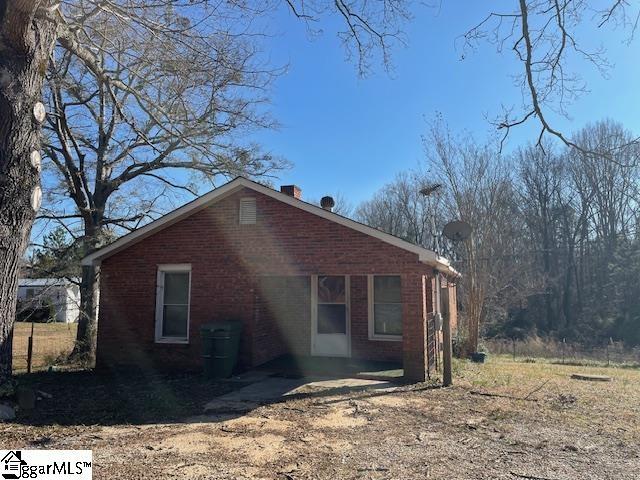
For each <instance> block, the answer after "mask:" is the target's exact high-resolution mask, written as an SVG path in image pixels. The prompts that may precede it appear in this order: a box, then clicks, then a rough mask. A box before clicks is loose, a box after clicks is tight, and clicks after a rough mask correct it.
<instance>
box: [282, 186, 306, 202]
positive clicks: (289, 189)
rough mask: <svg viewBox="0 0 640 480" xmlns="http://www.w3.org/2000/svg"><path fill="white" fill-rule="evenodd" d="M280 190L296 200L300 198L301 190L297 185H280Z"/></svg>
mask: <svg viewBox="0 0 640 480" xmlns="http://www.w3.org/2000/svg"><path fill="white" fill-rule="evenodd" d="M280 191H281V192H282V193H284V194H285V195H289V196H290V197H293V198H297V199H298V200H300V199H301V198H302V190H300V187H298V186H297V185H282V186H281V187H280Z"/></svg>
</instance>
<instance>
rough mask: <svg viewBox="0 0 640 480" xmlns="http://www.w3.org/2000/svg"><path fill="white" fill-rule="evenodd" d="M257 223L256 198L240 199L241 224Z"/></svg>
mask: <svg viewBox="0 0 640 480" xmlns="http://www.w3.org/2000/svg"><path fill="white" fill-rule="evenodd" d="M254 223H256V199H255V198H241V199H240V225H251V224H254Z"/></svg>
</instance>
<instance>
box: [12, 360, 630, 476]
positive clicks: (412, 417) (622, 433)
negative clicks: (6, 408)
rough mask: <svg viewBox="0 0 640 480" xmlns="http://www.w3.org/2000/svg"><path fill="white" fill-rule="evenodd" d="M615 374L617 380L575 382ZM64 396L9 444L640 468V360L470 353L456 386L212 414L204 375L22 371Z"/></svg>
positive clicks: (344, 461) (248, 462) (274, 471)
mask: <svg viewBox="0 0 640 480" xmlns="http://www.w3.org/2000/svg"><path fill="white" fill-rule="evenodd" d="M572 373H591V374H604V375H608V376H610V377H612V381H611V382H586V381H579V380H572V379H571V378H570V375H571V374H572ZM19 378H20V383H22V384H29V385H30V386H33V387H36V388H38V389H42V390H44V391H46V392H47V393H50V394H52V395H53V398H50V399H43V400H41V401H39V404H38V406H37V409H36V410H35V411H33V412H20V413H19V416H18V419H17V421H16V422H14V423H7V424H0V438H2V439H3V445H6V446H5V447H4V448H37V447H46V448H52V449H53V448H55V449H74V448H87V449H92V450H93V453H94V465H95V469H94V476H95V477H94V478H98V479H100V478H105V479H106V478H114V477H118V478H124V479H134V478H135V479H139V478H149V479H157V478H168V477H178V478H194V479H249V478H261V479H288V480H291V479H295V480H297V479H311V478H314V479H316V478H321V479H324V478H327V479H395V478H406V479H412V478H431V479H474V480H475V479H511V480H518V479H522V478H528V479H550V480H575V479H581V480H583V479H594V480H595V479H598V480H601V479H611V480H614V479H615V480H620V479H622V480H625V479H628V480H637V478H640V370H637V369H630V368H625V369H622V368H601V367H590V366H586V367H578V366H567V365H554V364H549V363H539V362H535V363H524V362H522V363H521V362H513V361H510V360H509V359H507V358H502V357H490V359H489V361H488V363H486V364H484V365H476V364H472V363H469V362H462V361H461V362H457V363H456V368H455V384H454V386H453V387H451V388H446V389H444V388H438V387H437V385H432V384H428V383H427V384H418V385H409V386H398V387H394V388H390V389H383V390H376V389H365V390H357V391H355V390H354V391H351V392H346V393H345V391H344V390H340V391H338V390H336V391H331V390H329V391H326V392H321V393H320V394H313V395H309V396H300V397H296V398H292V399H289V400H286V401H283V402H279V403H272V404H265V405H262V406H259V407H257V408H254V409H252V410H249V411H228V412H218V413H217V414H215V415H203V414H202V408H203V406H204V404H206V403H207V401H208V400H209V399H211V398H213V397H214V396H215V395H217V394H219V393H223V392H226V391H229V390H230V389H232V388H238V385H236V384H232V383H229V382H219V383H215V382H208V381H205V380H204V379H202V378H201V377H200V376H198V375H186V374H185V375H179V376H160V375H144V376H140V375H138V376H133V375H129V376H122V377H113V376H109V377H106V376H101V375H98V374H96V373H94V372H91V371H85V372H53V373H38V374H34V375H30V376H27V375H22V376H20V377H19Z"/></svg>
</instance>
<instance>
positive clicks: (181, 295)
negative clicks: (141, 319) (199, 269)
mask: <svg viewBox="0 0 640 480" xmlns="http://www.w3.org/2000/svg"><path fill="white" fill-rule="evenodd" d="M190 290H191V265H160V266H158V286H157V294H156V342H164V343H188V342H189V297H190Z"/></svg>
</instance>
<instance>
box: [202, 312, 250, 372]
mask: <svg viewBox="0 0 640 480" xmlns="http://www.w3.org/2000/svg"><path fill="white" fill-rule="evenodd" d="M241 332H242V322H241V321H240V320H224V321H221V322H213V323H207V324H206V325H202V327H200V335H201V336H202V358H203V360H204V374H205V376H206V377H207V378H228V377H230V376H231V374H232V373H233V369H234V368H235V366H236V363H237V362H238V351H239V350H240V333H241Z"/></svg>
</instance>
